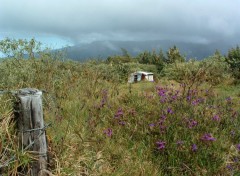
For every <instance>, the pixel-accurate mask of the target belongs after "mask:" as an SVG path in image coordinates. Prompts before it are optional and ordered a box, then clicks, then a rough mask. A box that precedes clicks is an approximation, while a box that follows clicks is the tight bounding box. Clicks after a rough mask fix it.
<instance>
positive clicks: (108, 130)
mask: <svg viewBox="0 0 240 176" xmlns="http://www.w3.org/2000/svg"><path fill="white" fill-rule="evenodd" d="M103 133H104V134H106V135H107V136H108V137H111V136H112V133H113V132H112V129H111V128H108V129H106V130H104V131H103Z"/></svg>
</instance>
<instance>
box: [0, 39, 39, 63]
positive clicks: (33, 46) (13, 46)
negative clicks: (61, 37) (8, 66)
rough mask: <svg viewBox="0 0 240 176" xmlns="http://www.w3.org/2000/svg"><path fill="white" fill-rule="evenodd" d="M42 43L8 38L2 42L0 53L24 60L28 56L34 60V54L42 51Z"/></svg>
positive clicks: (0, 42) (0, 43)
mask: <svg viewBox="0 0 240 176" xmlns="http://www.w3.org/2000/svg"><path fill="white" fill-rule="evenodd" d="M40 46H41V43H40V42H37V41H36V40H35V39H34V38H32V39H31V40H29V41H28V40H26V39H24V40H23V39H18V40H16V39H10V38H6V39H4V40H1V41H0V51H1V52H2V53H3V54H5V55H6V56H7V57H14V58H17V59H18V58H23V57H24V56H28V58H31V59H33V58H34V57H35V56H34V53H36V52H39V51H40Z"/></svg>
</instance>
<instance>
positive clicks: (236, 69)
mask: <svg viewBox="0 0 240 176" xmlns="http://www.w3.org/2000/svg"><path fill="white" fill-rule="evenodd" d="M225 61H226V62H227V63H228V64H229V66H230V68H231V71H232V74H233V76H234V78H236V79H237V82H238V81H239V80H240V48H239V46H237V47H236V48H231V49H230V50H229V51H228V54H227V56H226V57H225Z"/></svg>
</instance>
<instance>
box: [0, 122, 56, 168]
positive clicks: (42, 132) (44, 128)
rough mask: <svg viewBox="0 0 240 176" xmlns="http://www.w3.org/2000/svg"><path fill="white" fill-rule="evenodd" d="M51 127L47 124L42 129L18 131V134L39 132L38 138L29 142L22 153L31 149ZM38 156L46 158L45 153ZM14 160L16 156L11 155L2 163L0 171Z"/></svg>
mask: <svg viewBox="0 0 240 176" xmlns="http://www.w3.org/2000/svg"><path fill="white" fill-rule="evenodd" d="M51 125H52V123H48V124H46V125H44V126H43V127H42V128H35V129H31V130H25V131H20V132H22V133H25V132H32V131H39V130H40V131H41V132H40V133H39V134H38V136H37V137H36V138H35V139H34V141H32V142H30V144H29V145H28V146H26V147H25V148H24V149H23V150H22V152H25V151H27V150H28V149H29V148H31V147H32V146H33V145H34V144H35V142H36V141H37V140H39V138H40V137H41V136H42V135H43V134H44V132H45V131H46V129H47V128H48V127H50V126H51ZM39 154H40V153H39ZM40 155H41V156H47V153H41V154H40ZM15 159H16V155H13V156H12V157H10V158H9V159H8V160H7V161H5V162H3V164H0V169H2V168H4V167H7V166H9V164H10V163H11V162H14V160H15Z"/></svg>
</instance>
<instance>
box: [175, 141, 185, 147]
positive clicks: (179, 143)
mask: <svg viewBox="0 0 240 176" xmlns="http://www.w3.org/2000/svg"><path fill="white" fill-rule="evenodd" d="M176 144H177V145H178V146H181V145H183V144H184V142H183V141H177V143H176Z"/></svg>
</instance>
